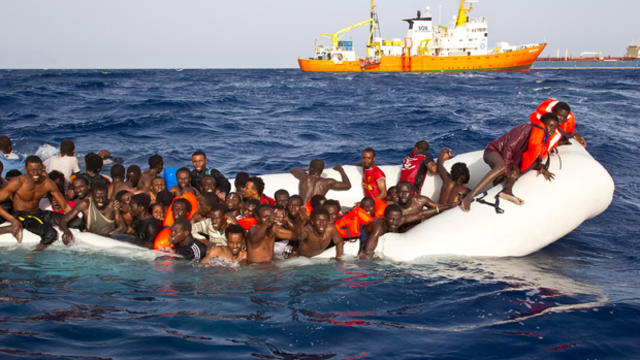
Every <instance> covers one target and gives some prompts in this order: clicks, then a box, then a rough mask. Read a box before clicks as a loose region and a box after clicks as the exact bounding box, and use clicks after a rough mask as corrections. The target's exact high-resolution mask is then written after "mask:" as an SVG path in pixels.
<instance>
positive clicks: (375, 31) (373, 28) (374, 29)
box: [369, 0, 382, 44]
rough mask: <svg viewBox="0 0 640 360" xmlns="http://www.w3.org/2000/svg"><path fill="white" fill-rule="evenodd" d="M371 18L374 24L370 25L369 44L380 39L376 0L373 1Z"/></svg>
mask: <svg viewBox="0 0 640 360" xmlns="http://www.w3.org/2000/svg"><path fill="white" fill-rule="evenodd" d="M370 16H371V18H372V19H373V23H371V25H369V34H370V35H369V44H371V43H373V38H376V37H378V38H380V37H382V35H380V21H378V9H377V8H376V0H371V13H370Z"/></svg>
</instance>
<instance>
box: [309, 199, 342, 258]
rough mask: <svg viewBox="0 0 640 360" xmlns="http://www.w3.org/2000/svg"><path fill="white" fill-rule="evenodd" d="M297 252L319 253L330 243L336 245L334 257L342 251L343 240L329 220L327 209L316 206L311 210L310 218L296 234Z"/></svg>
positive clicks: (338, 255) (311, 255) (312, 255)
mask: <svg viewBox="0 0 640 360" xmlns="http://www.w3.org/2000/svg"><path fill="white" fill-rule="evenodd" d="M298 242H299V245H298V253H299V254H300V255H302V256H306V257H314V256H316V255H318V254H321V253H322V252H323V251H324V250H325V249H327V247H329V245H331V244H332V243H333V244H334V245H335V246H336V259H339V258H340V257H341V256H342V253H343V252H344V241H343V240H342V236H340V234H338V231H337V230H336V228H335V226H333V224H332V223H331V222H330V216H329V212H328V211H327V209H325V208H323V207H318V208H316V209H313V211H312V212H311V220H310V221H309V224H307V225H306V226H305V227H304V228H302V229H301V231H300V233H299V234H298Z"/></svg>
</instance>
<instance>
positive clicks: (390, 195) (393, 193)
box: [387, 187, 399, 203]
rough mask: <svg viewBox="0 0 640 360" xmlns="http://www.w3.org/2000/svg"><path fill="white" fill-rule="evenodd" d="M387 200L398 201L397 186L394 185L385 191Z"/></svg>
mask: <svg viewBox="0 0 640 360" xmlns="http://www.w3.org/2000/svg"><path fill="white" fill-rule="evenodd" d="M387 200H389V201H391V202H395V203H397V202H398V200H399V199H398V188H395V187H394V188H392V189H390V190H388V191H387Z"/></svg>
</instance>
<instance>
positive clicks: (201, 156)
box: [191, 150, 207, 172]
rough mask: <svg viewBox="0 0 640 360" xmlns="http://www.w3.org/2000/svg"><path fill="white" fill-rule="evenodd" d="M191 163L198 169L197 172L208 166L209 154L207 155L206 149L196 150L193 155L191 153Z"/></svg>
mask: <svg viewBox="0 0 640 360" xmlns="http://www.w3.org/2000/svg"><path fill="white" fill-rule="evenodd" d="M191 164H193V168H194V169H196V171H197V172H201V171H202V170H203V169H204V168H206V167H207V155H205V153H204V151H202V150H196V151H195V152H194V153H193V155H191Z"/></svg>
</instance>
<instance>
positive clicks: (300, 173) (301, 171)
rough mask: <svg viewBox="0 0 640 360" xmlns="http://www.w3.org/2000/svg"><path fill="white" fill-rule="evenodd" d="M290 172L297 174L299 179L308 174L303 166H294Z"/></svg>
mask: <svg viewBox="0 0 640 360" xmlns="http://www.w3.org/2000/svg"><path fill="white" fill-rule="evenodd" d="M290 172H291V175H293V176H295V177H296V179H298V180H301V179H302V178H303V177H304V176H305V175H307V172H306V171H305V170H304V169H302V168H293V169H291V171H290Z"/></svg>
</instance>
